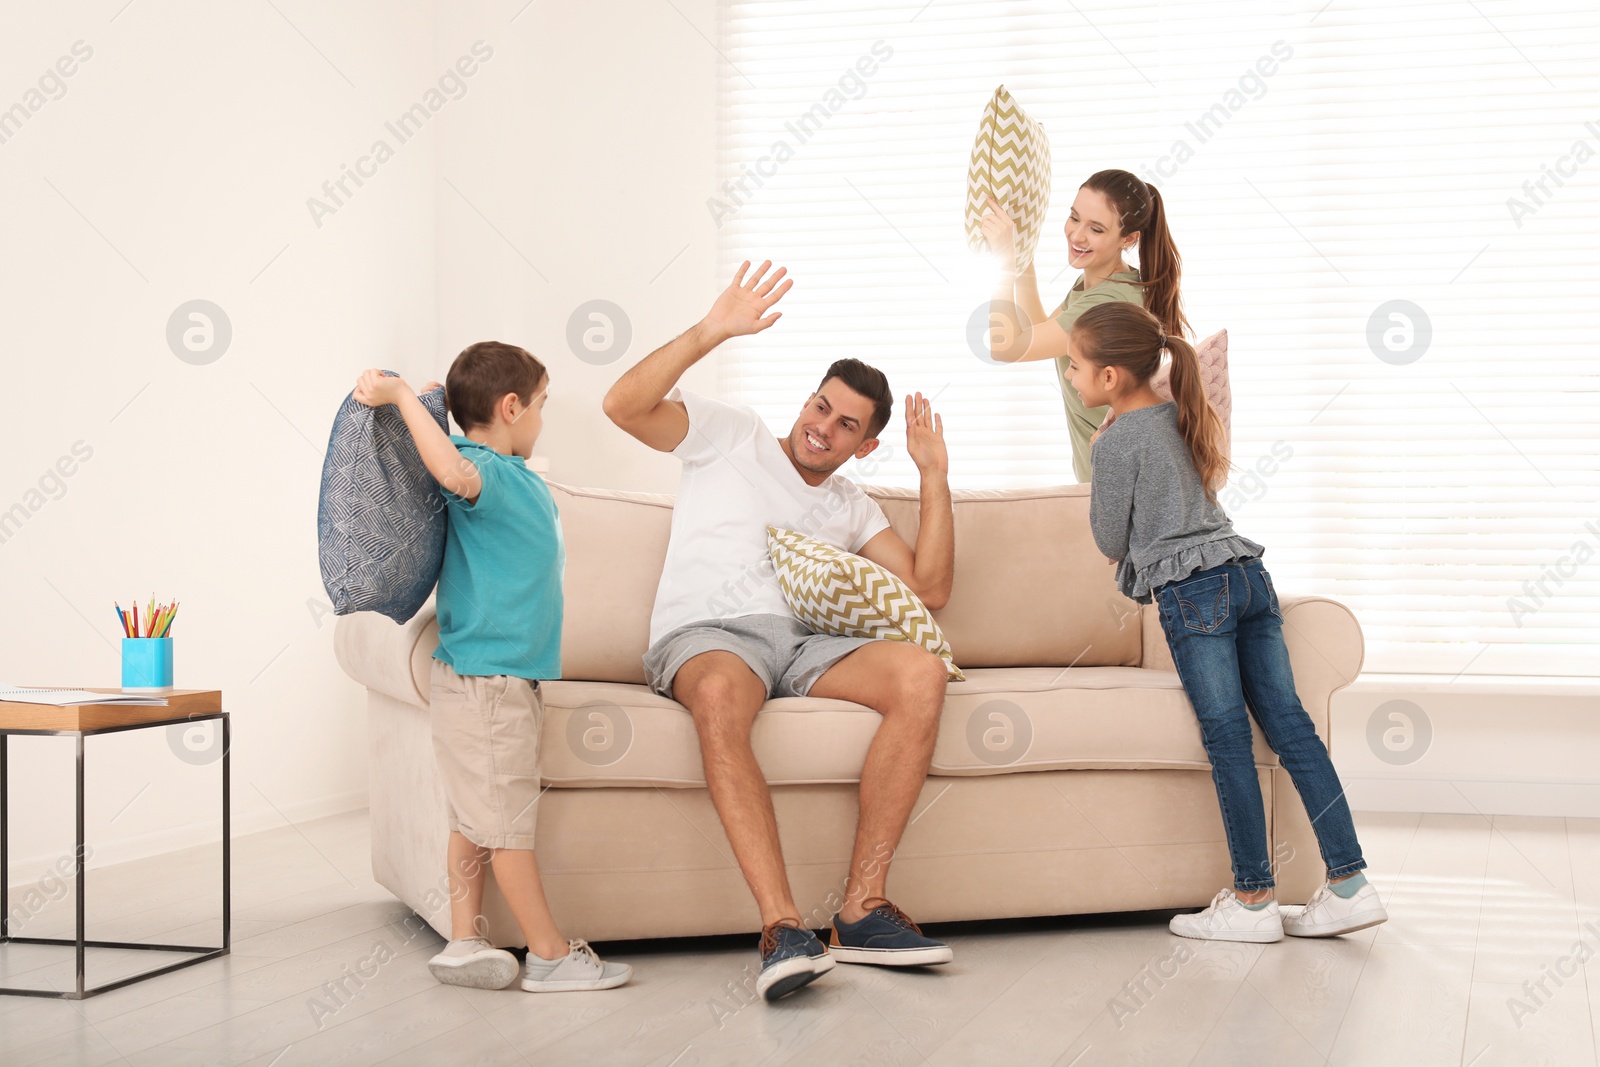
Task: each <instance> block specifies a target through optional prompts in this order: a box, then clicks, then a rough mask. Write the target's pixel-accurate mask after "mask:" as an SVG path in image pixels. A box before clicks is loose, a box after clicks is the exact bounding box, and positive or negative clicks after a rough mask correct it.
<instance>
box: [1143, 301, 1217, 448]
mask: <svg viewBox="0 0 1600 1067" xmlns="http://www.w3.org/2000/svg"><path fill="white" fill-rule="evenodd" d="M1194 351H1195V355H1196V356H1197V357H1199V361H1200V381H1201V383H1202V384H1204V386H1205V389H1206V399H1207V400H1209V401H1211V406H1212V407H1214V408H1216V409H1217V415H1218V417H1219V418H1221V419H1222V439H1223V447H1224V448H1226V449H1227V450H1228V451H1229V452H1232V450H1233V449H1232V444H1233V442H1232V437H1233V431H1232V426H1233V391H1232V390H1231V389H1229V388H1228V331H1227V330H1218V331H1217V332H1216V333H1214V334H1212V335H1211V336H1210V337H1207V338H1206V339H1205V340H1204V341H1201V342H1200V343H1199V344H1197V345H1195V346H1194ZM1171 373H1172V370H1171V364H1170V360H1169V361H1164V362H1163V363H1162V364H1161V369H1160V370H1158V371H1156V376H1155V377H1154V378H1152V379H1150V387H1151V388H1152V389H1154V390H1155V391H1156V392H1157V393H1158V394H1160V396H1161V398H1162V399H1163V400H1171V399H1172V387H1171V386H1170V385H1168V384H1167V379H1168V377H1169V376H1170V375H1171Z"/></svg>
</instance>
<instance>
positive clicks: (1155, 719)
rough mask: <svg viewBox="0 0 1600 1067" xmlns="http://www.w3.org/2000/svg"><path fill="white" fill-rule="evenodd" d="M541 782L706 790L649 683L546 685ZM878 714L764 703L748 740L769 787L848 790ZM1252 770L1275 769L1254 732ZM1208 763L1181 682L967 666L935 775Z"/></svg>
mask: <svg viewBox="0 0 1600 1067" xmlns="http://www.w3.org/2000/svg"><path fill="white" fill-rule="evenodd" d="M543 689H544V703H545V721H544V737H543V745H542V747H541V753H540V754H541V760H542V766H541V772H540V773H541V774H542V775H543V776H544V778H545V780H546V782H547V783H548V784H550V785H552V786H652V785H654V786H679V787H697V786H703V785H704V784H705V774H704V772H703V770H702V767H701V763H700V746H699V740H698V736H697V735H696V732H695V728H694V720H693V719H692V718H691V717H690V715H689V713H688V711H687V710H685V709H684V708H683V706H682V705H680V704H678V703H676V702H675V701H672V700H668V699H666V698H665V697H660V696H657V695H656V694H654V693H652V692H651V691H650V690H649V689H647V688H646V687H645V686H642V685H622V684H616V683H604V682H571V681H551V682H545V683H543ZM878 722H879V717H878V714H877V713H876V712H874V711H872V710H870V709H868V708H864V707H862V706H860V705H858V704H852V703H850V702H848V701H843V700H823V699H820V698H813V697H786V698H782V699H778V700H769V701H768V702H767V703H766V705H765V707H763V708H762V710H761V713H760V714H759V715H757V716H756V721H755V725H754V727H753V728H752V731H751V742H752V744H753V746H754V748H755V753H756V758H757V760H759V761H760V763H761V767H762V770H763V771H764V772H765V774H766V777H767V781H768V782H770V783H772V784H774V785H777V784H790V785H795V784H806V783H821V782H854V781H858V780H859V778H860V774H861V766H862V763H863V762H864V761H865V759H866V753H867V746H868V745H869V744H871V742H872V738H873V735H874V734H875V733H876V732H877V728H878ZM1251 729H1252V732H1253V734H1254V738H1255V754H1256V763H1257V764H1258V765H1259V766H1262V767H1273V766H1276V765H1277V757H1276V756H1275V755H1274V754H1273V753H1272V751H1271V750H1270V749H1269V748H1268V747H1267V746H1266V742H1265V739H1264V738H1263V737H1262V735H1261V732H1260V729H1259V728H1258V727H1256V726H1255V725H1254V723H1252V725H1251ZM1209 766H1210V760H1209V759H1207V757H1206V752H1205V748H1204V746H1203V745H1202V744H1201V742H1200V727H1199V724H1198V723H1197V722H1196V720H1195V717H1194V712H1193V710H1191V709H1190V707H1189V702H1188V699H1187V698H1186V697H1185V696H1184V693H1183V687H1182V686H1181V685H1180V684H1179V682H1178V677H1177V675H1176V674H1173V673H1171V672H1169V671H1150V670H1143V669H1140V668H1137V667H1079V668H1074V669H1072V670H1061V669H1059V668H1054V669H1052V668H1010V669H998V670H995V669H990V670H982V669H978V670H969V671H968V672H967V680H966V681H964V682H955V683H952V684H951V685H950V687H949V690H948V694H947V696H946V700H945V711H944V717H943V720H942V722H941V723H940V727H939V739H938V742H937V744H936V746H935V748H934V756H933V770H932V773H933V774H935V775H985V774H1005V773H1009V772H1013V771H1034V770H1062V769H1072V768H1112V769H1116V768H1128V769H1149V768H1158V769H1160V768H1172V769H1185V770H1196V769H1205V768H1208V767H1209Z"/></svg>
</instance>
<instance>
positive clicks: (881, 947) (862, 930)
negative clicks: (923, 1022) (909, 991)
mask: <svg viewBox="0 0 1600 1067" xmlns="http://www.w3.org/2000/svg"><path fill="white" fill-rule="evenodd" d="M862 906H863V907H866V908H868V909H869V910H868V912H867V914H866V915H864V916H862V917H861V918H860V919H858V920H857V921H855V922H853V923H847V922H845V921H844V920H842V919H840V918H839V916H837V915H835V916H834V917H833V937H832V938H830V939H829V941H828V952H829V954H830V955H832V956H833V958H834V959H836V960H838V961H840V962H841V963H876V964H878V965H879V966H880V967H923V966H926V965H928V964H932V963H949V962H950V960H951V959H952V958H953V957H954V954H953V953H952V952H951V951H950V946H949V945H947V944H945V943H944V942H943V941H935V940H934V939H933V938H931V937H927V936H925V935H924V934H923V933H922V930H921V929H920V928H919V927H918V926H917V924H916V923H914V922H912V921H911V920H910V919H909V918H908V917H907V916H906V913H905V912H903V911H901V910H900V909H899V908H897V907H895V906H894V905H893V904H891V903H889V902H888V901H887V900H884V899H883V898H882V897H874V898H873V899H871V900H867V901H863V902H862Z"/></svg>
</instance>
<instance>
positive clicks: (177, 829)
mask: <svg viewBox="0 0 1600 1067" xmlns="http://www.w3.org/2000/svg"><path fill="white" fill-rule="evenodd" d="M366 806H367V791H366V790H365V789H358V790H354V791H352V792H348V793H337V794H334V795H331V796H326V797H316V798H313V799H311V800H304V801H301V802H300V803H298V804H289V805H285V806H284V807H282V808H281V809H278V810H274V809H273V808H270V807H268V808H251V809H250V810H248V811H243V812H241V811H239V810H238V805H237V803H236V804H235V810H234V812H233V819H232V821H233V836H234V837H236V838H237V837H241V836H243V835H245V834H255V833H260V832H262V831H264V830H275V829H278V828H280V827H283V826H288V825H292V824H298V823H303V822H310V821H311V820H313V819H322V818H326V817H327V816H329V815H343V814H345V813H346V812H351V811H360V810H362V809H363V808H365V807H366ZM280 812H281V814H280ZM285 820H287V822H286V821H285ZM221 839H222V819H221V817H220V816H219V817H217V818H214V819H206V820H203V821H200V822H193V823H185V824H184V825H182V826H174V827H171V828H168V829H164V830H156V831H152V832H150V833H144V834H135V835H132V836H128V837H118V838H116V839H114V840H105V841H93V840H92V841H90V842H89V845H90V847H91V848H92V849H93V852H92V853H91V856H92V858H91V860H90V862H89V869H90V870H95V869H96V868H99V867H109V866H111V865H112V864H116V863H127V862H129V861H130V860H142V859H148V858H150V857H151V856H161V855H165V854H166V853H169V852H178V851H180V850H182V849H186V848H194V847H197V846H205V845H215V844H217V843H218V842H219V841H220V840H221ZM71 847H72V846H71V842H70V841H68V842H66V847H64V848H63V849H61V850H60V851H57V852H51V853H47V854H40V855H34V856H13V857H11V859H10V870H9V871H8V872H7V875H8V878H7V882H8V884H10V885H13V886H17V885H30V884H32V883H34V882H37V881H38V880H39V878H40V877H41V876H43V875H44V874H45V873H47V872H48V871H49V869H50V868H51V867H52V866H54V865H55V864H57V863H59V862H61V860H62V859H63V857H66V858H67V860H68V862H70V859H71Z"/></svg>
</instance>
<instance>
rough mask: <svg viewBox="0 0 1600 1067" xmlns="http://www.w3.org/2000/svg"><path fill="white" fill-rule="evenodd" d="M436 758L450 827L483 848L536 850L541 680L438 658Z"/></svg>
mask: <svg viewBox="0 0 1600 1067" xmlns="http://www.w3.org/2000/svg"><path fill="white" fill-rule="evenodd" d="M431 682H432V684H431V687H430V688H431V693H430V695H429V703H430V706H431V708H432V715H433V755H434V762H435V763H436V764H437V766H438V768H439V782H440V784H441V785H443V786H444V795H445V801H446V807H447V809H448V812H449V818H450V829H451V830H456V831H459V832H460V833H461V835H462V836H463V837H465V838H466V839H467V840H468V841H471V842H472V843H473V844H475V845H478V846H479V847H481V848H520V849H529V850H531V849H532V848H533V831H534V824H535V822H536V821H537V817H538V812H539V731H540V729H541V728H542V727H543V726H544V698H543V695H542V694H541V693H540V692H539V683H538V682H530V681H528V680H527V679H525V678H512V677H509V676H507V675H504V674H497V675H490V676H487V677H485V676H480V675H460V674H457V673H456V672H455V671H454V670H453V669H452V668H451V667H450V665H449V664H448V663H442V662H440V661H439V660H434V661H433V677H432V680H431Z"/></svg>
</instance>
